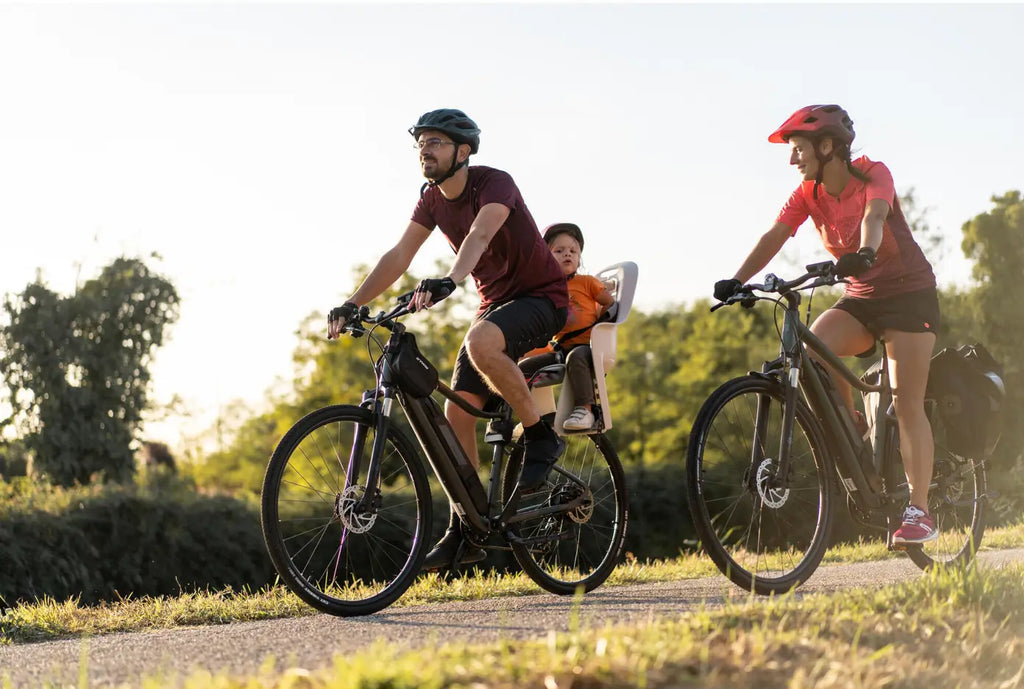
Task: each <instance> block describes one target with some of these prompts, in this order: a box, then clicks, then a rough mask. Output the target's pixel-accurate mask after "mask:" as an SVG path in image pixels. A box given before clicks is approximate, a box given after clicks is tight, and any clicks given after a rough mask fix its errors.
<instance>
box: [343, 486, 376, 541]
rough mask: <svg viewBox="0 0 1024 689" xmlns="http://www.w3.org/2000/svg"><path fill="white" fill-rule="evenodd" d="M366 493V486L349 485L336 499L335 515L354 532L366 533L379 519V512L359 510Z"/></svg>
mask: <svg viewBox="0 0 1024 689" xmlns="http://www.w3.org/2000/svg"><path fill="white" fill-rule="evenodd" d="M365 493H366V488H365V487H364V486H359V485H356V486H349V487H348V488H346V489H345V490H344V491H342V492H341V493H339V494H338V495H337V497H335V499H334V516H335V518H337V519H338V520H339V521H340V522H341V523H342V525H344V527H345V528H346V529H348V530H349V531H350V532H352V533H366V532H367V531H369V530H370V529H372V528H373V525H374V523H375V522H376V521H377V512H376V510H373V511H369V512H367V511H357V507H358V505H359V501H360V500H362V498H363V495H364V494H365Z"/></svg>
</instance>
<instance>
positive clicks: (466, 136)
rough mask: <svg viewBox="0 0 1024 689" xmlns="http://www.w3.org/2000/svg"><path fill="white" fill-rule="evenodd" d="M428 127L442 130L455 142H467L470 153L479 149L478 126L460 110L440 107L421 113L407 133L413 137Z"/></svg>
mask: <svg viewBox="0 0 1024 689" xmlns="http://www.w3.org/2000/svg"><path fill="white" fill-rule="evenodd" d="M428 129H432V130H434V131H438V132H444V133H445V134H447V135H448V136H450V137H451V139H452V141H455V142H456V143H460V144H469V150H470V153H476V152H477V151H478V150H480V128H479V127H477V126H476V122H474V121H473V120H471V119H470V118H469V117H468V116H467V115H466V113H464V112H462V111H461V110H455V109H452V108H441V109H440V110H431V111H430V112H426V113H423V114H422V115H421V116H420V119H419V120H418V121H417V122H416V124H414V125H413V126H411V127H409V133H410V134H412V136H413V138H414V139H415V138H416V137H418V136H419V135H420V133H421V132H424V131H427V130H428Z"/></svg>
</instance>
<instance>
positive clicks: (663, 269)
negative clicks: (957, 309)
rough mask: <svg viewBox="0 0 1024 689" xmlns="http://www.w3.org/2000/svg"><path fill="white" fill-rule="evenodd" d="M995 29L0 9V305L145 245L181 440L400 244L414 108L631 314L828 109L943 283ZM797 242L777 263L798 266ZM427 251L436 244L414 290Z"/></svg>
mask: <svg viewBox="0 0 1024 689" xmlns="http://www.w3.org/2000/svg"><path fill="white" fill-rule="evenodd" d="M1022 26H1024V5H1020V4H1017V5H1012V4H1004V5H976V4H970V5H922V4H912V5H888V4H878V5H821V4H802V5H767V4H757V5H742V4H721V5H710V4H676V5H666V4H657V5H654V4H631V5H608V4H561V5H549V4H451V3H447V4H412V5H398V4H385V3H379V4H372V5H371V4H338V3H333V4H332V3H326V4H324V3H321V4H309V5H295V4H269V3H260V4H247V3H234V4H217V5H215V4H205V3H188V4H185V3H181V4H173V3H168V4H161V5H157V4H148V3H142V2H134V3H128V4H122V5H116V4H102V5H101V4H91V3H86V4H79V5H56V4H41V5H27V4H22V5H18V4H0V232H2V236H3V238H4V240H3V245H2V247H3V248H2V249H0V293H5V292H19V291H21V290H22V289H24V287H25V285H26V284H27V283H29V282H31V281H32V280H34V278H35V275H36V270H37V268H39V269H41V271H42V275H43V276H44V278H45V280H46V281H47V283H48V284H49V285H50V287H51V289H54V290H57V291H59V292H61V293H63V294H67V293H70V292H71V291H72V290H73V287H74V284H75V280H76V278H78V277H80V279H82V280H84V279H88V278H90V277H93V276H94V275H96V273H97V272H98V270H99V269H100V267H102V266H103V265H105V264H107V263H108V262H109V261H111V260H112V259H113V258H114V257H116V256H118V255H120V254H122V253H125V254H127V255H129V256H133V255H140V256H143V257H146V256H148V255H149V254H150V253H151V252H158V253H159V254H160V255H161V256H162V257H163V259H162V261H159V262H150V264H151V266H152V267H153V268H155V269H157V270H158V271H160V272H162V273H163V274H165V275H166V276H168V277H169V278H170V279H171V280H172V281H173V282H174V284H175V285H176V286H177V287H178V289H179V291H180V292H181V294H182V296H183V298H184V301H183V306H182V312H181V319H180V321H179V322H178V323H177V324H176V325H175V326H174V328H173V330H172V332H171V341H170V343H169V344H167V345H166V346H165V347H164V348H163V349H162V350H161V351H160V352H158V354H157V361H156V365H155V367H154V370H153V372H154V377H155V378H154V396H155V401H157V402H166V401H168V400H169V399H170V398H171V396H172V395H174V394H178V395H180V396H181V397H182V398H183V399H184V400H185V402H186V404H187V406H188V408H189V410H190V411H191V413H192V415H193V416H192V419H191V421H190V422H189V423H187V424H171V425H169V424H161V425H156V424H153V425H151V426H150V429H149V430H150V434H151V436H156V439H160V440H164V441H165V442H169V443H170V444H171V445H172V447H181V445H182V444H183V443H185V442H186V438H187V437H189V436H191V435H192V434H194V433H197V432H199V431H200V430H202V429H204V428H207V427H209V425H210V424H211V421H212V419H213V418H214V416H215V415H216V414H217V413H218V411H219V410H221V409H222V408H223V406H224V405H226V404H227V403H229V402H230V401H232V400H237V399H241V400H245V401H247V402H250V403H252V404H254V405H259V404H260V402H261V400H262V399H263V398H264V395H265V392H266V391H267V390H268V389H269V388H270V387H271V386H272V385H273V384H274V383H275V380H280V379H287V378H288V377H289V376H290V373H291V353H292V350H293V349H294V347H295V344H296V339H295V335H294V333H295V331H296V329H297V327H298V326H299V324H300V322H301V321H302V320H303V318H304V317H305V316H306V315H308V314H309V313H311V312H313V311H314V310H319V311H321V312H326V311H327V310H328V309H329V308H330V307H332V306H335V305H337V304H338V303H340V302H341V301H342V300H343V299H344V297H346V296H348V295H349V294H350V293H351V291H352V289H353V288H354V285H353V284H352V282H351V277H350V275H351V268H352V267H353V266H354V265H355V264H357V263H372V262H374V261H375V260H376V259H377V258H378V257H379V256H380V254H381V253H383V252H384V251H385V250H386V249H387V248H388V247H389V246H390V245H391V243H392V242H393V241H395V240H396V239H397V237H398V235H399V233H400V232H401V231H402V230H403V229H404V227H405V225H406V223H407V222H408V219H409V216H410V213H411V211H412V208H413V205H414V203H415V201H416V199H417V194H418V190H419V187H420V184H421V183H422V181H423V180H422V178H421V177H420V176H419V171H418V165H417V161H416V155H415V153H414V151H413V149H412V145H411V144H412V138H411V137H410V136H409V135H408V133H406V130H407V129H408V127H409V126H410V125H411V124H413V123H414V122H415V121H416V118H417V117H418V116H419V115H420V114H421V113H423V112H424V111H427V110H432V109H435V108H439V107H456V108H461V109H463V110H465V111H466V112H467V113H468V114H469V115H470V116H471V117H473V118H474V119H475V120H476V121H477V123H478V124H479V125H480V127H481V128H482V130H483V135H482V143H481V148H480V153H479V155H477V156H475V157H474V161H475V162H476V163H478V164H483V165H491V166H494V167H498V168H502V169H504V170H507V171H508V172H509V173H510V174H511V175H512V176H513V177H514V178H515V180H516V181H517V183H518V184H519V186H520V188H521V189H522V191H523V194H524V196H525V199H526V202H527V205H528V206H529V208H530V210H531V211H532V213H533V215H534V217H535V218H536V219H537V222H538V224H540V225H541V227H543V226H545V225H547V224H550V223H552V222H556V221H562V220H569V221H574V222H577V223H579V224H580V225H581V227H582V228H583V230H584V233H585V235H586V238H587V247H586V251H585V252H584V264H585V266H587V267H589V268H590V269H591V270H592V271H593V270H597V269H600V268H601V267H603V266H605V265H608V264H611V263H614V262H617V261H620V260H633V261H636V262H637V263H638V264H639V266H640V283H639V287H638V290H637V297H636V299H637V304H638V307H639V308H641V309H645V310H654V309H658V308H663V307H665V306H667V305H669V304H672V303H680V302H682V303H688V302H691V301H693V300H695V299H697V298H700V297H707V296H709V294H710V292H711V287H712V285H713V283H714V281H715V280H716V279H719V278H722V277H728V276H730V275H731V274H732V272H733V271H734V270H735V269H736V267H737V266H738V265H739V263H740V261H741V260H742V259H743V257H744V256H745V255H746V253H747V252H748V251H749V250H750V248H751V247H752V246H753V244H754V242H755V240H756V238H757V237H758V236H759V235H760V233H761V232H763V231H764V230H765V229H767V228H768V227H769V226H770V225H771V223H772V222H773V221H774V218H775V216H776V214H777V212H778V210H779V208H780V207H781V206H782V204H783V203H784V201H785V200H786V198H787V196H788V194H789V193H790V192H791V191H792V189H793V188H795V186H796V185H797V183H798V178H797V174H796V172H795V171H794V170H793V169H791V168H790V167H789V166H788V156H789V153H788V149H787V148H786V147H784V146H778V145H773V144H769V143H767V140H766V138H767V135H768V134H769V133H770V132H771V131H772V130H773V129H774V128H775V127H776V126H777V125H778V124H780V123H781V122H782V121H783V120H784V119H785V118H786V117H787V116H788V115H789V114H790V113H791V112H792V111H794V110H795V109H796V108H798V107H800V106H803V105H806V104H808V103H829V102H837V103H840V104H842V105H844V106H845V107H846V108H847V109H848V110H849V111H850V113H851V115H852V117H853V119H854V122H855V125H856V129H857V132H858V136H857V141H856V145H855V153H856V148H857V147H858V146H859V148H860V152H861V153H863V154H866V155H868V156H869V157H871V158H873V159H878V160H882V161H883V162H885V163H886V164H887V165H888V166H889V168H890V169H891V170H892V172H893V175H894V177H895V180H896V185H897V189H898V190H899V191H901V192H902V191H906V190H907V189H909V188H911V187H913V188H914V189H915V190H916V191H915V195H916V198H917V201H918V203H919V205H921V206H924V207H927V208H928V219H929V222H930V224H931V225H932V227H933V228H939V229H941V230H942V231H943V233H944V234H945V236H946V237H947V241H948V244H949V245H950V251H949V257H948V258H947V259H945V260H943V261H942V262H941V263H940V264H939V265H937V266H936V268H937V272H938V273H939V276H940V281H941V282H942V283H944V284H951V283H955V284H967V281H968V276H969V267H968V266H967V264H966V262H965V261H964V260H963V259H962V258H961V256H962V254H961V252H960V248H959V245H960V238H961V233H960V227H961V224H962V223H963V222H965V221H966V220H968V219H970V218H972V217H973V216H975V215H977V214H979V213H982V212H985V211H987V210H989V208H990V202H989V199H990V197H991V195H993V194H996V193H1003V192H1005V191H1007V190H1010V189H1020V188H1022V186H1024V169H1022V166H1024V163H1022V162H1021V161H1022V154H1024V127H1021V125H1020V121H1021V116H1022V113H1024V91H1022V90H1021V89H1020V88H1019V85H1018V83H1017V78H1018V76H1019V74H1018V73H1019V68H1020V65H1021V49H1020V28H1021V27H1022ZM813 235H814V232H813V230H812V229H811V227H810V225H806V226H805V227H804V228H803V230H802V231H801V233H799V234H798V235H797V238H796V239H795V240H793V241H791V242H790V244H791V245H792V246H788V247H786V248H785V249H784V254H786V255H788V256H789V258H790V259H791V261H792V262H793V263H795V262H798V261H801V262H806V261H812V260H819V259H820V258H822V257H823V250H822V249H821V248H820V244H818V243H816V242H817V240H816V238H815V237H814V236H813ZM450 255H451V252H450V250H449V249H448V247H447V244H446V243H445V242H444V240H443V238H442V237H441V236H440V234H438V236H437V238H436V239H433V240H431V242H428V243H427V245H426V246H425V247H424V250H423V251H421V253H420V256H419V257H418V258H417V260H416V262H415V263H414V265H413V269H414V272H415V273H416V274H417V276H422V277H429V276H430V275H429V272H430V268H431V267H432V266H433V263H434V260H435V258H437V257H447V256H450ZM147 260H148V259H147ZM779 265H781V267H778V266H779ZM784 267H785V265H784V264H778V262H776V263H773V265H772V266H770V269H771V268H776V269H778V270H779V272H782V270H783V269H784ZM343 401H345V400H339V402H343Z"/></svg>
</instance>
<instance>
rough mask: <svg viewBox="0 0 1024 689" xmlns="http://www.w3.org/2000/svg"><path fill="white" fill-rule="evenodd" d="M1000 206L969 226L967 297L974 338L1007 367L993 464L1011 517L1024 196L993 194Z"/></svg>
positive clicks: (1023, 500) (1020, 473)
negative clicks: (969, 287)
mask: <svg viewBox="0 0 1024 689" xmlns="http://www.w3.org/2000/svg"><path fill="white" fill-rule="evenodd" d="M992 203H993V204H994V207H993V208H992V209H991V210H990V211H989V212H987V213H982V214H981V215H978V216H976V217H975V218H974V219H972V220H969V221H968V222H966V223H964V225H963V236H964V238H963V243H962V245H961V246H962V247H963V250H964V255H966V256H967V258H969V259H972V260H973V261H974V266H973V268H972V276H973V277H974V280H975V281H976V283H977V286H976V287H975V288H974V290H973V291H972V292H971V293H970V294H968V295H964V296H962V297H961V298H962V299H963V300H964V301H965V302H966V303H967V304H968V305H969V308H968V310H969V311H970V312H971V313H973V316H974V318H973V319H972V320H973V323H972V325H973V327H974V331H973V333H972V334H973V337H972V338H971V339H972V341H973V340H980V341H981V342H982V343H983V344H984V345H985V346H986V347H987V348H988V350H989V351H990V352H991V353H992V355H993V356H994V357H995V358H996V360H997V361H999V362H1000V363H1001V364H1002V365H1003V367H1004V373H1005V375H1004V381H1005V383H1006V405H1005V409H1004V412H1003V435H1002V439H1001V440H1000V444H999V446H998V447H997V448H996V452H995V458H994V459H993V461H992V462H991V463H990V467H991V468H992V470H993V478H991V479H990V482H991V485H993V486H999V487H1000V491H999V492H1000V496H1001V497H1000V499H999V501H998V503H997V506H998V507H1001V508H1002V509H1001V510H1000V511H1001V512H1003V513H1004V514H1005V515H1006V516H1009V514H1010V513H1011V512H1013V513H1017V514H1019V512H1020V509H1021V507H1022V506H1024V490H1022V485H1021V479H1022V478H1024V455H1022V453H1021V447H1022V445H1024V428H1022V427H1021V425H1020V424H1019V423H1017V421H1018V419H1020V417H1021V414H1022V413H1024V389H1022V387H1021V386H1022V384H1024V363H1022V361H1021V357H1020V342H1021V340H1022V339H1024V310H1022V309H1021V304H1022V303H1024V282H1022V281H1021V276H1022V275H1024V243H1022V242H1021V237H1022V236H1024V199H1022V198H1021V192H1020V191H1009V192H1007V193H1005V194H1003V195H1002V196H993V197H992Z"/></svg>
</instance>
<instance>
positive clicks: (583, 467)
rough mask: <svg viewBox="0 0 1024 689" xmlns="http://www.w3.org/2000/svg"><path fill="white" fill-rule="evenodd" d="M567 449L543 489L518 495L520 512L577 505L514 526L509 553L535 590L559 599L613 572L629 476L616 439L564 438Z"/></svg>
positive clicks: (519, 456) (507, 486)
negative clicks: (617, 451)
mask: <svg viewBox="0 0 1024 689" xmlns="http://www.w3.org/2000/svg"><path fill="white" fill-rule="evenodd" d="M565 441H566V445H565V452H564V453H562V457H561V459H559V460H558V463H557V464H555V467H554V468H553V469H552V471H551V475H550V476H549V477H548V480H547V483H546V485H545V487H544V488H543V490H541V491H538V492H536V493H530V494H527V495H525V496H522V497H520V498H519V504H518V505H517V513H520V514H521V513H524V512H528V511H532V510H538V509H544V508H547V507H553V506H558V505H565V504H567V503H575V507H573V508H572V509H570V510H568V511H566V512H561V513H555V514H550V515H548V516H539V517H534V518H531V519H528V520H525V521H522V522H518V523H516V524H513V525H512V526H511V527H510V535H511V540H510V545H511V547H512V554H513V555H514V556H515V558H516V561H517V562H518V563H519V566H520V567H522V568H523V571H524V572H526V574H527V576H529V577H530V578H531V579H533V580H534V581H535V582H536V583H537V585H538V586H540V587H541V588H543V589H545V590H547V591H550V592H551V593H557V594H560V595H570V594H573V593H575V592H576V591H577V590H578V589H580V588H582V589H583V591H592V590H594V589H595V588H597V587H598V586H600V585H601V584H602V583H603V582H604V580H605V579H607V578H608V575H609V574H611V573H612V570H614V569H615V565H617V564H618V562H619V558H620V556H621V555H622V546H623V543H624V541H625V538H626V523H627V521H628V515H629V506H628V501H627V496H626V477H625V473H624V472H623V470H622V464H621V463H620V462H619V456H618V454H617V453H616V452H615V448H614V447H613V446H612V443H611V441H609V440H608V438H607V437H606V436H605V435H604V434H601V433H598V434H595V435H569V436H566V437H565ZM522 462H523V444H522V443H521V442H520V443H518V444H517V445H516V446H515V448H514V449H513V450H512V455H511V456H510V457H509V460H508V462H507V463H506V465H505V471H504V476H503V477H502V495H503V496H504V498H505V500H507V499H508V497H509V496H511V494H512V491H513V490H514V489H515V487H516V483H517V482H518V481H519V473H520V468H521V467H522Z"/></svg>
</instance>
